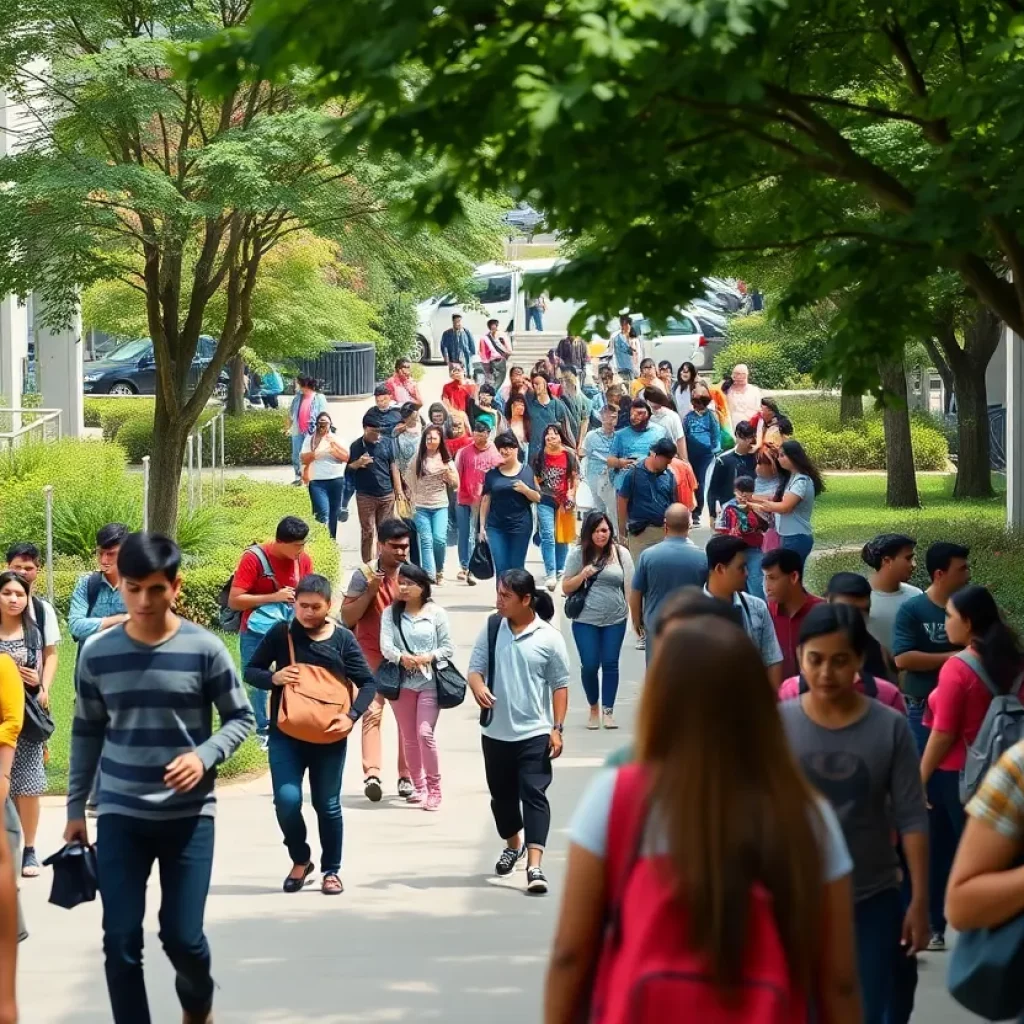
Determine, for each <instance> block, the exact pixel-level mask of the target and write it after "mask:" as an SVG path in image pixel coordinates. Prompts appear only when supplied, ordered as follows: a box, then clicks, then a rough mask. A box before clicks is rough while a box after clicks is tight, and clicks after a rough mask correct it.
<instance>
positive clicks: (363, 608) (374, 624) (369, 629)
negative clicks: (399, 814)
mask: <svg viewBox="0 0 1024 1024" xmlns="http://www.w3.org/2000/svg"><path fill="white" fill-rule="evenodd" d="M378 543H379V548H378V555H377V560H376V562H367V563H366V564H365V565H363V566H361V567H360V568H358V569H356V570H355V572H353V573H352V576H351V577H350V579H349V584H348V589H347V590H346V591H345V597H344V599H343V600H342V603H341V621H342V622H343V623H344V624H345V626H346V627H347V628H348V629H351V630H352V632H353V634H354V635H355V638H356V641H357V642H358V644H359V647H360V649H361V650H362V652H363V654H364V656H365V657H366V662H367V664H368V665H369V666H370V671H371V672H374V673H376V672H377V670H378V669H379V668H380V666H381V662H382V661H383V660H384V655H383V654H382V653H381V649H380V622H381V617H382V615H383V614H384V612H385V610H386V609H388V608H390V607H391V604H392V602H393V601H394V600H395V598H396V596H397V594H398V570H399V569H400V568H401V566H402V565H403V564H405V563H406V562H407V561H408V560H409V549H410V547H411V543H412V541H411V531H410V529H409V526H408V525H407V523H406V522H405V521H404V520H402V519H394V518H392V519H386V520H384V522H383V523H381V525H380V531H379V533H378ZM385 703H387V702H386V701H385V700H384V698H383V697H382V696H381V695H380V694H379V693H378V694H376V695H375V696H374V698H373V702H372V703H371V704H370V706H369V708H368V709H367V710H366V712H365V713H364V714H363V724H362V740H361V742H362V754H363V758H362V760H363V794H364V795H365V796H366V799H367V800H369V801H370V802H371V803H379V802H380V800H381V798H382V797H383V795H384V788H383V784H382V782H381V768H382V765H383V761H384V758H383V752H382V744H381V735H380V733H381V724H382V721H383V716H384V705H385ZM413 789H414V787H413V784H412V779H411V777H410V775H409V768H408V766H407V764H406V761H405V751H404V750H403V749H402V744H401V741H399V743H398V788H397V792H398V795H399V796H400V797H401V798H402V799H403V800H405V799H407V798H408V797H409V796H410V795H411V794H412V792H413Z"/></svg>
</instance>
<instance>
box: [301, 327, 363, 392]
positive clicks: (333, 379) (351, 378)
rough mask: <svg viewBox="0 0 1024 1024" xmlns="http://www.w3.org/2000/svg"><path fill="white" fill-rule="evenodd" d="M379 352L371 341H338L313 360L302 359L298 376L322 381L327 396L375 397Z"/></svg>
mask: <svg viewBox="0 0 1024 1024" xmlns="http://www.w3.org/2000/svg"><path fill="white" fill-rule="evenodd" d="M375 362H376V349H375V348H374V346H373V345H372V344H371V343H370V342H351V341H339V342H336V343H335V345H334V347H333V348H332V349H330V350H329V351H327V352H322V353H321V354H320V355H318V356H316V357H315V358H313V359H303V360H302V362H301V363H300V364H299V373H300V374H301V375H303V376H306V377H315V378H316V379H317V380H318V381H320V384H321V387H322V388H323V391H324V394H326V395H330V396H331V397H334V398H354V397H361V396H364V395H372V394H373V385H374V376H373V372H374V364H375Z"/></svg>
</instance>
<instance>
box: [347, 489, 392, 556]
mask: <svg viewBox="0 0 1024 1024" xmlns="http://www.w3.org/2000/svg"><path fill="white" fill-rule="evenodd" d="M356 510H357V511H358V513H359V553H360V554H361V555H362V558H363V561H364V562H369V561H370V560H371V559H372V558H373V556H374V554H375V552H376V548H377V543H376V542H377V527H378V526H380V524H381V523H383V522H384V520H385V519H392V518H393V517H394V515H395V496H394V495H393V494H388V495H385V496H384V497H383V498H378V497H375V496H373V495H372V494H357V495H356Z"/></svg>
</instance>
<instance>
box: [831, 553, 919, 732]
mask: <svg viewBox="0 0 1024 1024" xmlns="http://www.w3.org/2000/svg"><path fill="white" fill-rule="evenodd" d="M825 600H826V601H828V602H829V604H845V605H849V606H850V607H851V608H856V609H857V611H859V612H860V613H861V615H863V616H864V622H865V624H867V625H868V642H867V646H866V647H865V648H864V671H865V672H869V673H870V674H871V675H872V676H874V677H875V679H876V680H879V681H880V682H879V695H881V692H882V690H883V689H888V688H887V687H883V686H882V685H881V681H882V680H889V682H890V683H898V682H899V672H897V671H896V666H895V665H894V664H893V661H892V653H891V652H890V651H887V650H885V648H884V647H882V645H881V644H880V643H879V642H878V641H877V640H876V639H875V638H874V637H873V636H872V635H871V626H870V622H871V601H872V592H871V584H870V583H868V581H867V580H866V579H865V578H864V577H863V576H861V574H860V573H859V572H837V573H834V574H833V575H832V577H831V579H829V581H828V587H827V588H826V590H825ZM893 689H894V690H895V691H896V694H897V696H898V698H899V701H898V707H899V710H900V711H901V712H902V713H903V714H906V713H907V706H906V704H905V703H904V700H903V694H901V693H900V691H899V690H898V689H897V688H896V687H895V686H894V687H893ZM888 703H890V706H891V707H896V706H897V703H896V702H888Z"/></svg>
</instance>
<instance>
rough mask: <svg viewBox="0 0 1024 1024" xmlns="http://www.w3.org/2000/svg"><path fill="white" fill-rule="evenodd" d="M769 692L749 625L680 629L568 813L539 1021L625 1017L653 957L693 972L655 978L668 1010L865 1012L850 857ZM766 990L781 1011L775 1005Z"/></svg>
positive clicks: (688, 1013) (661, 650)
mask: <svg viewBox="0 0 1024 1024" xmlns="http://www.w3.org/2000/svg"><path fill="white" fill-rule="evenodd" d="M653 550H654V549H652V551H653ZM648 554H651V551H647V552H645V553H644V555H645V557H646V555H648ZM723 686H724V687H725V689H724V690H723ZM723 693H727V694H728V701H729V713H728V714H723V713H722V700H723ZM773 700H774V695H773V692H772V688H771V686H770V685H769V684H768V680H767V678H766V674H765V670H764V666H763V664H761V661H760V658H759V657H758V652H757V649H756V647H755V646H754V645H753V644H752V643H751V642H750V640H749V639H748V638H747V637H745V636H744V635H743V632H742V631H741V630H740V629H739V628H738V627H737V626H735V625H734V624H732V623H731V622H728V621H724V620H722V619H720V618H718V617H717V615H716V614H714V613H711V612H710V611H708V612H705V613H702V614H699V615H698V616H696V617H693V618H688V619H684V620H682V621H673V622H672V623H670V624H669V625H668V626H667V628H666V629H665V631H664V633H663V634H662V636H661V637H660V638H659V641H658V650H657V652H656V655H655V659H654V661H653V663H652V664H651V666H650V668H649V670H648V673H647V681H646V684H645V686H644V688H643V691H642V694H641V700H640V712H639V719H638V726H637V744H636V763H635V764H626V765H623V766H622V767H611V768H606V769H605V770H604V771H601V772H599V773H597V774H596V775H594V777H593V778H592V779H591V781H590V784H589V786H588V787H587V790H586V792H585V793H584V796H583V798H582V800H581V801H580V803H579V804H578V806H577V808H576V811H575V813H574V814H573V816H572V819H571V821H570V824H569V859H568V864H567V868H566V873H565V882H564V892H563V897H562V905H561V908H560V911H559V915H558V919H557V920H558V923H557V926H556V931H555V940H554V945H553V948H552V951H551V957H550V961H549V964H548V971H547V981H546V984H545V996H544V1016H543V1021H544V1024H575V1022H576V1021H579V1020H582V1019H584V1017H585V1016H586V1015H587V1014H588V1012H589V1011H590V1008H592V1007H600V1008H602V1009H603V1013H601V1014H600V1015H599V1017H596V1018H594V1019H601V1020H606V1019H608V1020H616V1021H622V1020H627V1019H629V1018H630V1016H631V1011H632V1009H633V1008H634V1007H635V1006H636V1001H637V999H642V998H643V995H642V994H641V992H640V988H639V986H642V985H644V982H645V980H646V978H648V977H649V975H646V976H645V975H644V974H643V973H642V972H643V970H644V967H643V966H641V965H646V964H648V963H649V962H650V960H651V958H652V957H656V958H657V961H658V963H659V964H660V965H662V966H663V967H664V968H665V971H666V973H669V972H671V973H672V974H675V975H678V976H680V977H681V978H683V979H684V980H681V981H679V983H678V984H675V983H674V979H669V980H667V981H666V982H665V984H664V985H662V986H660V987H659V989H658V993H659V994H658V996H657V997H656V998H657V999H658V1007H659V1009H660V1010H661V1015H660V1017H659V1019H664V1020H665V1021H666V1022H667V1021H701V1022H704V1021H707V1022H709V1024H710V1022H711V1021H716V1020H737V1021H739V1020H754V1019H755V1018H756V1019H759V1020H767V1019H769V1017H771V1018H772V1019H775V1016H777V1018H778V1019H780V1020H781V1019H787V1020H790V1019H791V1020H793V1021H797V1020H803V1019H805V1016H807V1017H813V1019H815V1020H820V1021H828V1022H829V1024H859V1022H860V1021H861V1015H860V999H859V997H858V992H857V975H856V964H855V961H854V940H853V926H852V921H851V899H850V893H851V884H850V878H851V871H852V869H853V865H852V863H851V860H850V855H849V852H848V850H847V846H846V842H845V841H844V839H843V835H842V832H841V830H840V827H839V823H838V821H837V820H836V814H835V812H834V811H833V810H832V808H831V807H829V805H828V802H827V801H826V800H824V799H823V798H822V797H820V796H819V795H818V794H817V793H815V792H814V790H813V789H812V788H811V787H810V786H808V784H807V782H806V781H805V780H804V778H802V777H801V774H800V771H799V769H798V768H797V766H796V765H795V764H794V762H793V758H792V756H791V755H790V753H789V750H788V749H787V743H786V736H785V734H784V732H783V730H782V726H781V723H780V721H779V716H778V713H777V711H776V709H775V707H774V706H773ZM620 879H621V883H620V882H619V881H618V880H620ZM627 883H628V884H627ZM609 921H619V922H621V923H622V928H621V929H620V930H619V931H618V932H617V936H618V941H616V942H603V938H604V936H605V935H606V934H607V926H608V922H609ZM712 922H717V923H716V924H712ZM595 979H596V981H595ZM659 980H660V976H659ZM766 988H772V989H774V990H775V992H776V994H777V998H778V999H779V1001H780V1003H781V1005H783V1006H785V1007H786V1008H787V1009H786V1010H782V1009H780V1010H779V1012H778V1014H777V1015H773V1014H772V1013H771V1012H770V1011H768V1010H766V1009H765V1008H764V1004H763V1003H762V1002H761V1000H762V995H761V994H760V993H763V992H764V991H765V989H766ZM643 994H646V989H645V990H644V993H643ZM773 1005H775V1002H774V999H773ZM758 1006H760V1007H761V1012H758V1010H757V1007H758ZM651 1019H653V1018H651Z"/></svg>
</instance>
